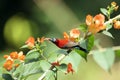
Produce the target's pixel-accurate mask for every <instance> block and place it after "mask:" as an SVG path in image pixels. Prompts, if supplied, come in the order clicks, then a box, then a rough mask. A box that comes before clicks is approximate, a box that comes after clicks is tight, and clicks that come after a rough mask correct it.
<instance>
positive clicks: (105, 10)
mask: <svg viewBox="0 0 120 80" xmlns="http://www.w3.org/2000/svg"><path fill="white" fill-rule="evenodd" d="M100 11H101V12H102V13H103V14H104V15H106V16H107V17H108V11H107V9H105V8H100Z"/></svg>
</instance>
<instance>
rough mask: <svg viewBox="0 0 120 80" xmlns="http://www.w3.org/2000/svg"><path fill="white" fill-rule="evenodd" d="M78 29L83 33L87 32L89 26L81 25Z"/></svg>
mask: <svg viewBox="0 0 120 80" xmlns="http://www.w3.org/2000/svg"><path fill="white" fill-rule="evenodd" d="M78 29H80V30H81V31H83V32H86V31H87V25H86V24H81V25H80V26H79V28H78Z"/></svg>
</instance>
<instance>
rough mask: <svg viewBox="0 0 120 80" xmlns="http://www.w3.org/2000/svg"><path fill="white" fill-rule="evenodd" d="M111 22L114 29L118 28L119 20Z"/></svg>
mask: <svg viewBox="0 0 120 80" xmlns="http://www.w3.org/2000/svg"><path fill="white" fill-rule="evenodd" d="M113 23H114V25H113V26H114V28H115V29H120V21H117V20H114V21H113Z"/></svg>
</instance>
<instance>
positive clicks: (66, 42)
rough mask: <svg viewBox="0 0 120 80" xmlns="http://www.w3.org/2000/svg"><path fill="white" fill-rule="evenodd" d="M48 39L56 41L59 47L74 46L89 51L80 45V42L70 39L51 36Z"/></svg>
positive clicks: (69, 48) (69, 47)
mask: <svg viewBox="0 0 120 80" xmlns="http://www.w3.org/2000/svg"><path fill="white" fill-rule="evenodd" d="M48 40H49V41H51V42H52V43H54V44H55V45H56V46H57V47H59V48H61V49H68V50H71V49H73V48H77V49H79V50H82V51H84V52H86V53H87V52H88V51H87V50H86V49H84V48H82V47H80V46H79V43H78V42H73V41H71V40H69V39H56V38H49V39H48Z"/></svg>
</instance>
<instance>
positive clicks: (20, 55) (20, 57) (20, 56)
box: [18, 51, 25, 61]
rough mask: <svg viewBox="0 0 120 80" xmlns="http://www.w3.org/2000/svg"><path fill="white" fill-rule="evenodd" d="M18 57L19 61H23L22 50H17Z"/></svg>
mask: <svg viewBox="0 0 120 80" xmlns="http://www.w3.org/2000/svg"><path fill="white" fill-rule="evenodd" d="M18 59H19V60H21V61H24V59H25V55H23V52H22V51H21V52H19V54H18Z"/></svg>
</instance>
